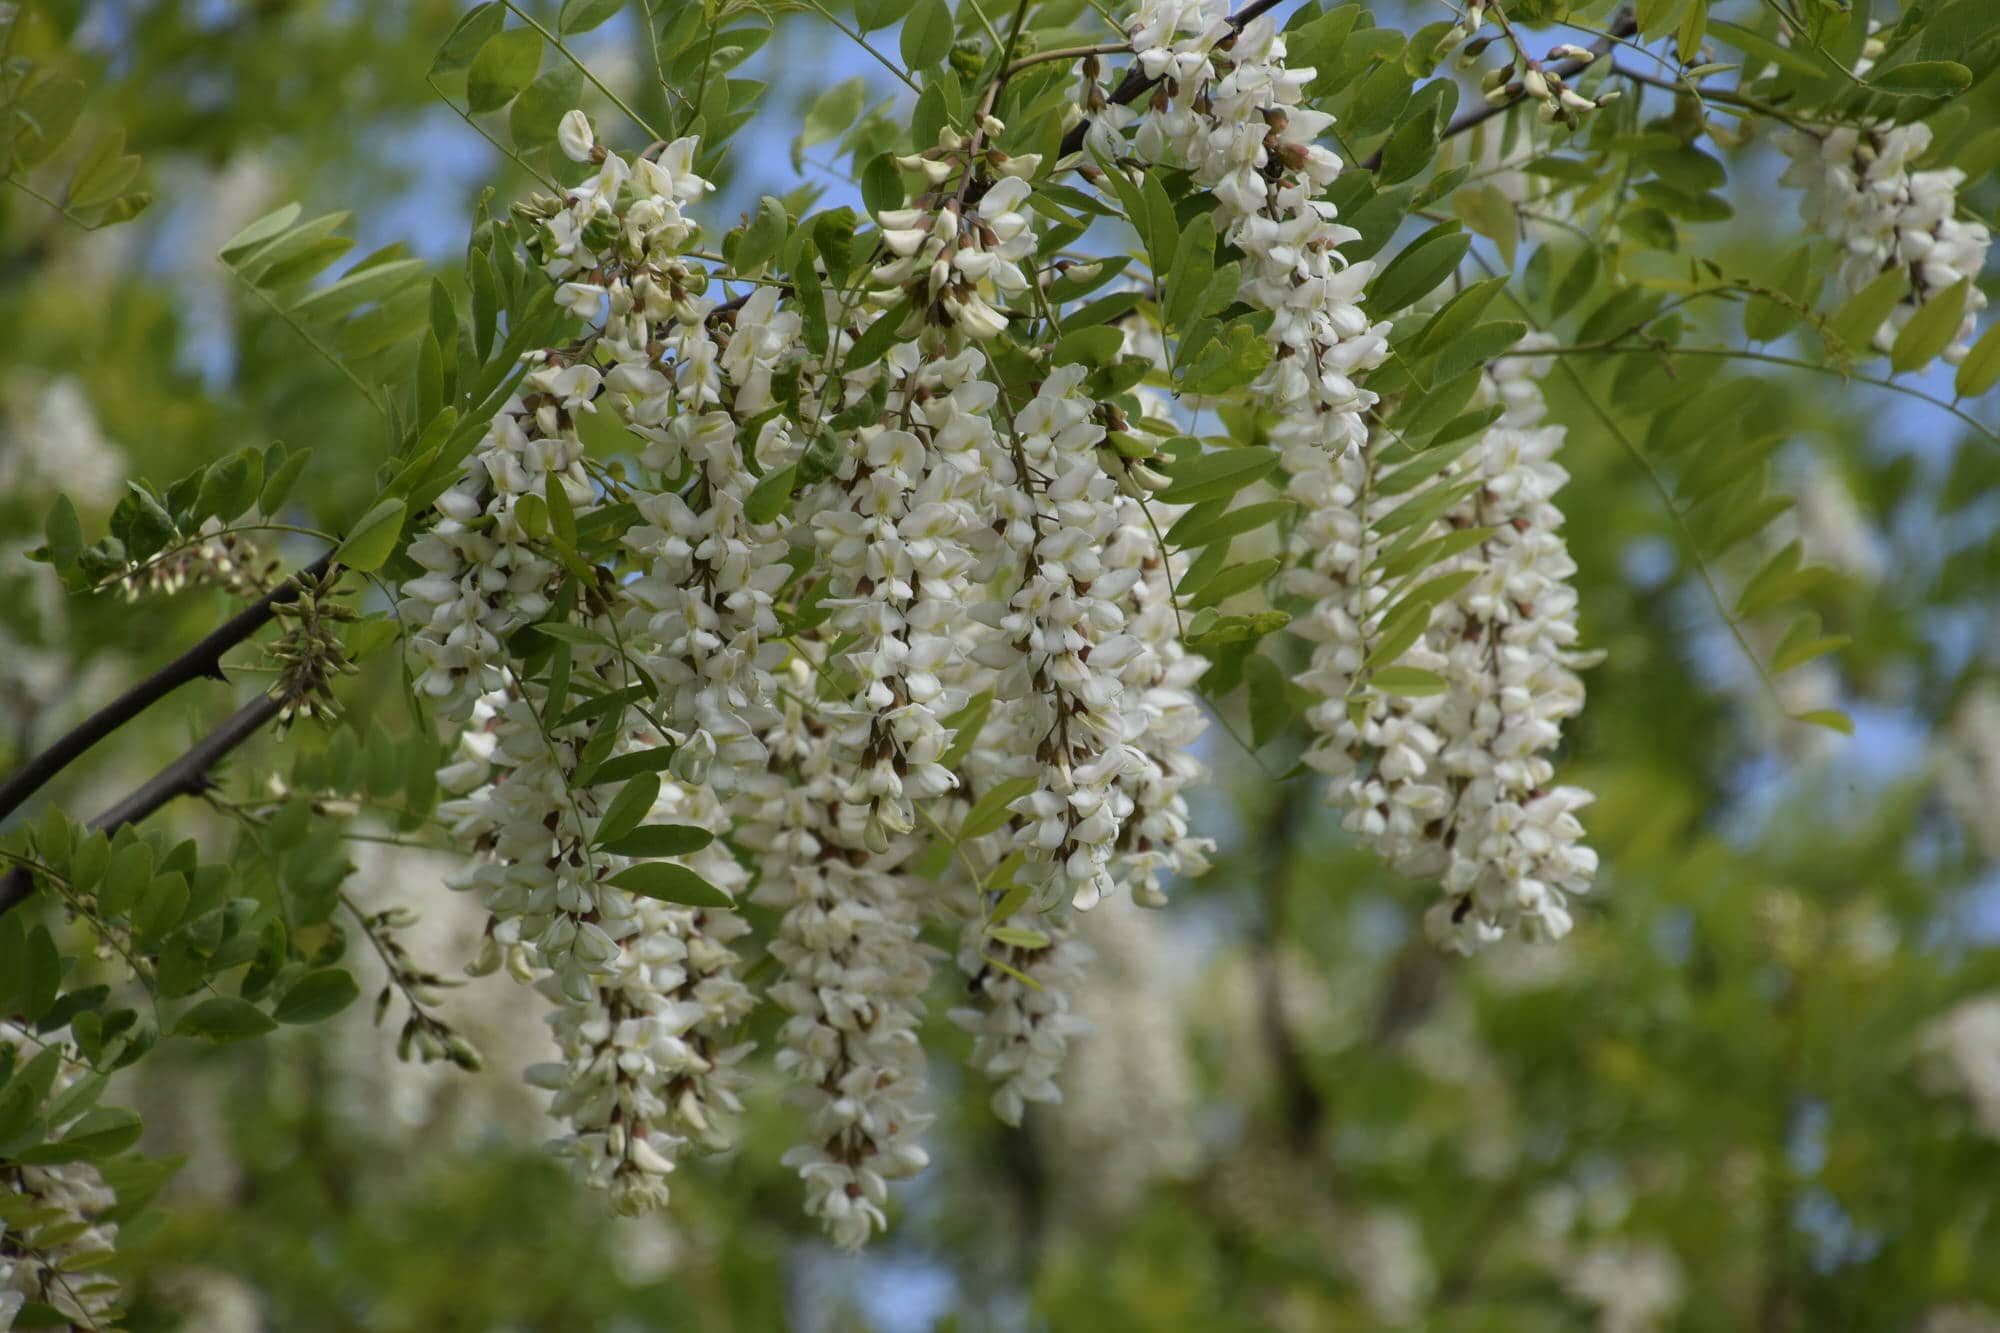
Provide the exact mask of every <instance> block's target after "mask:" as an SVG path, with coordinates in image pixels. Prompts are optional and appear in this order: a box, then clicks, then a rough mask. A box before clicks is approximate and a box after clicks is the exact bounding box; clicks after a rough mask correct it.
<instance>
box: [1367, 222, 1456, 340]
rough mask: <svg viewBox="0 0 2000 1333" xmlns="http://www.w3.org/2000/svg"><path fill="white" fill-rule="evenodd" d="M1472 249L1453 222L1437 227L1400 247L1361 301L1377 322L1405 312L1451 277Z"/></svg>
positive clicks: (1377, 275) (1376, 276)
mask: <svg viewBox="0 0 2000 1333" xmlns="http://www.w3.org/2000/svg"><path fill="white" fill-rule="evenodd" d="M1471 245H1472V238H1471V237H1470V236H1468V235H1466V234H1465V232H1464V230H1463V229H1462V228H1461V227H1460V225H1459V224H1458V223H1456V222H1445V223H1440V224H1438V225H1437V226H1436V227H1433V228H1432V229H1431V230H1429V231H1427V232H1425V233H1424V234H1423V235H1422V236H1419V237H1418V238H1417V239H1416V240H1414V241H1412V242H1410V244H1409V245H1408V246H1406V247H1404V249H1403V251H1402V253H1401V254H1398V255H1397V256H1396V257H1395V258H1394V259H1392V260H1390V261H1389V263H1388V265H1387V266H1386V267H1384V268H1383V270H1382V271H1381V272H1380V273H1378V274H1376V275H1375V280H1374V281H1373V282H1372V283H1370V284H1369V286H1368V294H1367V297H1366V298H1365V300H1366V304H1367V306H1368V308H1369V310H1370V312H1371V313H1373V314H1374V315H1375V316H1376V317H1377V318H1381V317H1384V316H1387V315H1393V314H1395V313H1396V312H1397V311H1398V310H1403V309H1407V308H1408V307H1409V306H1412V305H1414V304H1415V303H1416V302H1418V301H1420V300H1422V299H1423V298H1424V297H1426V296H1428V295H1429V294H1430V293H1431V292H1432V291H1433V290H1435V289H1436V287H1437V285H1438V284H1439V283H1441V282H1443V281H1444V280H1445V279H1446V278H1448V277H1450V276H1451V275H1452V272H1453V271H1454V270H1455V269H1457V268H1458V262H1459V261H1460V260H1461V259H1463V258H1465V252H1466V250H1467V249H1469V248H1470V247H1471Z"/></svg>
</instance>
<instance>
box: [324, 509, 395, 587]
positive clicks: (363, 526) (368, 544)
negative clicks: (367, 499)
mask: <svg viewBox="0 0 2000 1333" xmlns="http://www.w3.org/2000/svg"><path fill="white" fill-rule="evenodd" d="M403 514H404V504H403V501H401V500H399V499H396V498H394V497H391V498H389V499H386V500H378V501H376V502H375V506H374V508H372V509H370V510H369V511H368V512H367V513H365V514H363V515H362V516H361V520H360V521H359V522H358V523H356V524H355V525H354V526H353V528H351V529H350V530H349V531H348V534H347V540H346V541H344V542H342V543H341V544H340V549H339V550H338V551H336V552H335V553H334V557H333V558H334V561H335V562H336V563H338V564H342V565H345V566H346V567H347V568H349V569H352V570H356V571H358V572H360V573H363V574H366V573H369V572H371V571H373V570H377V569H380V568H381V567H382V565H383V562H385V561H386V560H388V558H389V556H390V554H391V553H392V552H394V551H395V549H396V538H398V537H400V536H401V535H402V532H403Z"/></svg>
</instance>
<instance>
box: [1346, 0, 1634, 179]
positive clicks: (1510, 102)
mask: <svg viewBox="0 0 2000 1333" xmlns="http://www.w3.org/2000/svg"><path fill="white" fill-rule="evenodd" d="M1637 31H1639V24H1638V21H1637V20H1635V19H1634V18H1633V17H1632V15H1631V12H1630V11H1628V10H1620V11H1619V14H1618V18H1617V21H1616V22H1614V23H1613V24H1612V25H1611V28H1610V31H1608V32H1607V33H1605V34H1604V36H1602V37H1599V38H1598V39H1597V40H1596V41H1594V42H1592V43H1591V44H1590V49H1591V51H1592V52H1593V53H1594V54H1593V55H1592V57H1591V59H1590V60H1579V59H1571V60H1565V61H1563V62H1561V63H1560V64H1556V65H1551V66H1549V70H1550V72H1551V73H1554V74H1558V75H1560V76H1562V77H1563V78H1565V79H1568V78H1573V77H1575V76H1576V75H1578V74H1581V73H1582V72H1583V71H1584V70H1586V69H1588V68H1590V66H1591V64H1592V63H1594V62H1595V61H1597V60H1601V59H1603V58H1604V57H1605V56H1606V55H1607V54H1609V53H1610V51H1611V48H1612V47H1613V46H1614V45H1616V44H1617V43H1618V42H1619V41H1620V40H1621V39H1623V38H1626V37H1630V36H1631V35H1632V34H1633V33H1635V32H1637ZM1526 97H1527V93H1525V92H1521V93H1516V94H1515V95H1514V96H1512V97H1510V98H1508V99H1507V100H1506V101H1504V102H1494V103H1491V104H1482V105H1480V106H1476V107H1474V108H1473V109H1472V110H1470V111H1467V112H1465V113H1464V114H1463V115H1459V116H1454V117H1452V121H1451V124H1449V125H1447V126H1445V128H1444V133H1443V134H1442V135H1440V136H1439V137H1440V138H1442V139H1449V138H1452V137H1453V136H1455V135H1460V134H1464V133H1466V132H1467V131H1468V130H1472V129H1476V128H1478V127H1479V126H1481V125H1484V124H1485V123H1486V122H1487V121H1489V120H1491V119H1493V117H1495V116H1497V115H1500V114H1501V113H1502V112H1504V111H1510V110H1512V109H1513V108H1514V107H1515V106H1518V105H1519V104H1520V103H1521V101H1522V100H1523V99H1524V98H1526ZM1381 166H1382V150H1381V149H1380V148H1377V149H1376V150H1375V151H1374V152H1372V153H1370V154H1369V155H1368V158H1367V160H1366V161H1364V162H1363V163H1362V164H1361V169H1362V170H1363V171H1377V170H1380V169H1381Z"/></svg>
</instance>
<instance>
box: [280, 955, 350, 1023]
mask: <svg viewBox="0 0 2000 1333" xmlns="http://www.w3.org/2000/svg"><path fill="white" fill-rule="evenodd" d="M360 993H361V990H360V987H358V986H356V985H355V984H354V977H353V976H352V975H351V974H350V973H348V972H347V971H345V970H344V969H341V968H338V967H323V968H320V969H319V970H318V971H316V972H308V973H306V974H305V975H304V976H302V977H300V978H299V979H298V980H297V981H295V982H293V983H292V985H291V987H290V989H288V990H287V991H286V992H285V994H284V998H283V999H281V1000H279V1001H278V1003H277V1005H276V1006H275V1007H273V1009H272V1011H271V1013H272V1016H273V1017H275V1018H276V1019H277V1020H278V1021H279V1022H280V1023H317V1022H319V1021H320V1020H321V1019H323V1018H331V1017H333V1016H334V1015H335V1014H337V1013H339V1012H340V1011H341V1010H343V1009H345V1008H346V1007H347V1006H348V1005H350V1004H353V1003H354V999H355V997H356V996H357V995H359V994H360Z"/></svg>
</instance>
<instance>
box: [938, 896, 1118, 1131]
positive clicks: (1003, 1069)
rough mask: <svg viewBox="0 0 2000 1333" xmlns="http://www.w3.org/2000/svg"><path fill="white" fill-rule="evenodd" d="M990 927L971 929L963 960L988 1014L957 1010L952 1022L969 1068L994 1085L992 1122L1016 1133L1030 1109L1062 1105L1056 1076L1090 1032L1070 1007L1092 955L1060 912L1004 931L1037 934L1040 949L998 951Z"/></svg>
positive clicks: (971, 925) (969, 925)
mask: <svg viewBox="0 0 2000 1333" xmlns="http://www.w3.org/2000/svg"><path fill="white" fill-rule="evenodd" d="M985 924H986V923H985V922H984V921H981V920H979V919H976V918H975V919H973V920H969V921H967V922H966V925H965V930H964V934H963V939H962V942H961V944H960V946H959V954H958V961H959V966H960V967H961V968H963V969H964V970H965V972H966V974H967V975H968V976H970V977H971V978H972V989H973V992H974V993H975V994H977V995H979V996H980V997H981V998H982V999H984V1000H985V1002H986V1003H985V1007H984V1008H980V1009H972V1008H964V1009H954V1010H952V1011H951V1020H952V1022H954V1023H956V1024H958V1025H959V1026H960V1027H962V1028H964V1029H965V1030H966V1031H967V1032H970V1033H971V1034H972V1062H973V1063H974V1064H975V1065H977V1066H978V1067H979V1068H980V1070H981V1071H982V1072H984V1073H985V1074H986V1076H987V1077H988V1078H990V1079H992V1080H993V1081H994V1089H993V1095H992V1105H993V1114H995V1115H997V1116H999V1117H1000V1119H1002V1120H1004V1121H1005V1122H1007V1123H1008V1124H1010V1125H1018V1124H1020V1123H1021V1116H1022V1115H1023V1114H1024V1113H1025V1112H1026V1111H1027V1106H1028V1103H1029V1102H1059V1101H1061V1100H1062V1090H1061V1089H1060V1088H1059V1087H1057V1086H1056V1076H1057V1075H1058V1074H1060V1073H1061V1072H1062V1067H1063V1063H1064V1061H1065V1060H1066V1059H1067V1058H1068V1055H1069V1046H1070V1039H1071V1038H1072V1037H1074V1036H1076V1035H1077V1034H1078V1033H1080V1032H1083V1031H1085V1030H1087V1029H1088V1027H1089V1024H1087V1023H1085V1022H1084V1020H1083V1019H1082V1018H1080V1017H1078V1016H1077V1015H1076V1014H1074V1013H1072V1012H1071V1010H1070V1003H1071V996H1072V994H1073V993H1074V991H1075V990H1076V988H1077V987H1078V985H1079V984H1080V983H1081V982H1082V980H1083V977H1084V971H1085V968H1086V967H1087V966H1088V965H1089V963H1090V960H1091V951H1090V948H1089V946H1088V945H1086V944H1084V942H1083V941H1082V940H1080V939H1078V938H1077V937H1076V921H1075V918H1074V917H1072V916H1071V915H1070V914H1069V912H1067V911H1066V910H1064V909H1062V908H1056V909H1054V910H1053V911H1049V912H1045V913H1042V914H1041V915H1040V916H1022V917H1019V918H1016V919H1014V920H1011V921H1008V922H1004V923H1002V924H1003V925H1004V926H1010V927H1013V928H1015V929H1022V930H1033V931H1035V932H1036V933H1038V934H1040V935H1041V936H1043V937H1044V938H1045V939H1046V940H1047V941H1048V943H1046V944H1044V945H1040V946H1033V945H1018V944H1007V945H1002V946H998V947H996V946H995V945H993V944H991V943H989V942H988V941H987V940H986V938H985V937H986V930H985ZM1030 983H1032V984H1030Z"/></svg>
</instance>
